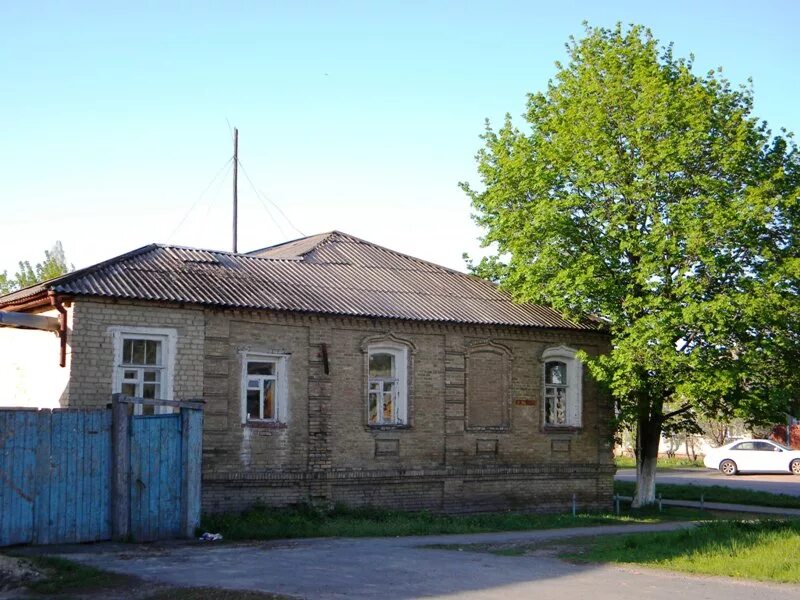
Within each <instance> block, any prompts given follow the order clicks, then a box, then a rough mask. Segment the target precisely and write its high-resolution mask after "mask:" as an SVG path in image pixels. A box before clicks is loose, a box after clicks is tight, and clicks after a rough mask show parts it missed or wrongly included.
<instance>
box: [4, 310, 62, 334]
mask: <svg viewBox="0 0 800 600" xmlns="http://www.w3.org/2000/svg"><path fill="white" fill-rule="evenodd" d="M0 327H16V328H18V329H39V330H41V331H55V332H57V331H59V330H60V329H61V324H60V323H59V322H58V318H57V317H47V316H45V315H32V314H28V313H22V312H9V311H6V310H0Z"/></svg>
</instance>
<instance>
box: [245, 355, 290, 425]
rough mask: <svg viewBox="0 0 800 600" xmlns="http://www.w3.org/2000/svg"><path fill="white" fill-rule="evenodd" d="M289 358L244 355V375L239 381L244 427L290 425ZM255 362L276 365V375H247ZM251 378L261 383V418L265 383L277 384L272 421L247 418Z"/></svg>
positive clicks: (285, 356) (282, 356)
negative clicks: (251, 364)
mask: <svg viewBox="0 0 800 600" xmlns="http://www.w3.org/2000/svg"><path fill="white" fill-rule="evenodd" d="M288 358H289V356H288V355H287V354H266V353H261V352H244V353H242V373H241V378H240V381H239V389H240V392H239V400H240V409H241V415H240V416H241V422H242V425H253V426H258V425H281V424H286V423H288V420H289V410H288V404H289V402H288V393H289V390H288V388H289V385H288V376H287V363H288ZM255 362H270V363H274V364H275V375H255V376H251V375H249V374H248V373H247V366H248V365H249V364H250V363H255ZM251 377H255V378H257V379H258V380H259V381H261V382H262V383H261V386H260V390H259V394H260V396H261V397H260V399H259V401H260V406H259V416H261V415H262V414H263V410H264V406H263V402H264V400H263V391H264V390H263V382H264V381H267V380H269V381H274V382H275V416H274V418H271V419H264V418H258V419H253V418H248V416H247V391H248V382H249V380H250V378H251Z"/></svg>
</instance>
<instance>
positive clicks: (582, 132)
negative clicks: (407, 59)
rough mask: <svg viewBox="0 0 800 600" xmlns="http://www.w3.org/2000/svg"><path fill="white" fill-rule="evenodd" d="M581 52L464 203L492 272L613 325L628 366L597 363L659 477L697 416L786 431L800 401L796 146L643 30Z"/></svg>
mask: <svg viewBox="0 0 800 600" xmlns="http://www.w3.org/2000/svg"><path fill="white" fill-rule="evenodd" d="M567 50H568V53H569V62H568V63H567V64H565V65H561V64H558V65H557V68H558V70H557V73H556V76H555V79H554V80H552V81H551V82H549V84H548V86H547V89H546V91H544V92H540V93H534V94H531V95H530V96H529V98H528V105H527V112H526V113H525V120H526V122H527V129H526V130H521V129H518V128H517V127H516V126H515V125H514V124H513V123H512V120H511V117H510V116H507V117H506V120H505V123H504V124H503V126H502V127H501V128H500V129H499V130H497V131H495V130H494V129H493V128H492V127H491V126H490V125H489V124H488V123H487V126H486V131H485V133H484V134H483V136H482V137H483V139H484V141H485V146H484V148H483V149H481V150H480V151H479V153H478V156H477V160H478V170H479V173H480V177H481V180H482V184H483V185H482V187H481V189H475V188H472V187H471V186H470V185H468V184H462V187H463V189H464V190H465V191H466V192H467V194H469V196H470V198H471V200H472V205H473V208H474V211H475V219H476V221H477V223H478V224H479V225H481V226H482V227H483V228H484V231H485V235H484V237H483V242H484V244H485V245H487V246H488V245H493V246H494V247H496V249H497V255H496V256H494V257H491V258H489V259H488V260H484V261H482V262H481V263H480V264H479V265H478V266H477V267H475V270H476V271H477V272H479V273H481V274H484V275H486V274H489V275H493V277H494V279H496V280H498V281H500V283H501V285H502V286H503V287H505V288H506V289H507V290H509V291H510V292H511V293H512V294H513V296H514V297H515V298H516V299H517V300H519V301H526V302H539V303H545V304H549V305H551V306H553V307H555V308H556V309H558V310H559V311H561V312H562V313H563V314H565V315H567V316H571V317H573V318H579V317H580V316H581V315H586V314H591V315H595V316H597V317H600V318H601V319H603V321H605V322H606V323H607V324H608V329H609V332H610V334H611V336H612V344H613V350H612V351H611V352H610V353H608V354H606V355H604V356H601V357H593V358H589V357H584V359H585V360H586V363H587V364H588V367H589V369H590V371H591V373H592V374H593V375H594V376H595V378H596V379H598V380H599V381H601V382H603V383H604V384H605V385H607V386H608V388H609V389H610V390H611V393H612V394H613V396H614V398H615V399H616V402H617V406H618V415H619V425H620V426H621V427H628V428H631V429H633V430H634V431H636V430H638V431H640V432H641V436H642V438H643V439H644V438H647V440H648V443H649V444H650V447H649V449H648V451H647V452H646V454H647V455H648V456H649V458H651V459H652V460H655V453H654V447H653V443H654V440H657V438H658V434H659V433H660V431H661V430H662V428H663V427H664V426H665V424H667V425H668V424H669V422H670V420H671V419H674V418H677V417H679V416H683V417H684V419H685V420H684V423H682V424H681V425H683V426H684V428H689V429H691V427H692V421H693V417H694V415H695V414H696V413H702V414H706V415H714V416H720V417H722V418H726V417H730V416H732V415H735V414H739V415H743V416H745V417H747V419H748V420H749V421H751V422H764V421H770V420H774V419H776V418H779V420H783V418H782V417H779V415H780V414H781V413H782V412H784V411H785V410H787V407H788V405H789V402H790V400H791V398H793V397H794V398H796V397H798V396H800V377H799V376H798V370H797V369H794V368H793V366H792V365H793V362H792V361H793V360H795V361H796V358H797V357H800V333H799V332H798V330H797V323H798V322H800V303H798V301H797V292H798V282H799V281H800V259H799V258H798V253H797V247H798V245H797V237H796V236H797V231H798V223H800V205H799V204H798V193H799V190H800V156H799V155H798V152H797V148H796V146H795V144H794V143H793V141H792V139H791V135H787V134H785V133H783V132H782V133H781V134H780V135H773V133H772V132H771V131H770V129H769V128H768V127H767V125H766V123H764V122H759V121H758V120H757V119H756V118H755V117H754V116H753V115H752V107H753V94H752V89H751V88H749V87H740V88H734V87H732V86H731V84H730V83H729V82H728V81H727V80H726V79H724V78H723V77H721V76H720V75H719V74H718V73H717V72H714V71H711V72H709V73H707V74H705V75H698V74H696V73H694V71H693V64H692V59H691V58H690V59H688V60H687V59H683V58H677V57H675V56H674V55H673V52H672V48H671V46H668V47H666V48H659V45H658V41H657V40H656V39H654V38H653V36H652V34H651V32H650V31H649V30H648V29H645V28H643V27H640V26H631V27H630V28H627V29H626V28H623V27H622V26H620V25H618V26H617V27H616V28H614V29H602V28H589V27H588V26H587V29H586V37H585V38H583V39H581V40H575V39H571V40H570V43H569V44H568V45H567ZM793 357H795V358H793ZM687 417H688V418H687ZM641 441H642V440H640V442H641Z"/></svg>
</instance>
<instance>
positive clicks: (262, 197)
mask: <svg viewBox="0 0 800 600" xmlns="http://www.w3.org/2000/svg"><path fill="white" fill-rule="evenodd" d="M239 166H240V167H241V168H242V172H243V173H244V176H245V178H246V179H247V181H248V183H249V184H250V187H251V188H253V191H254V192H255V194H256V196H257V197H258V198H259V200H261V205H262V206H263V207H264V210H266V211H267V214H268V215H269V216H270V219H272V222H273V223H275V225H277V227H278V229H280V230H281V233H282V234H283V235H286V233H285V232H284V231H283V227H281V225H280V223H278V221H276V220H275V218H274V217H273V216H272V212H271V211H270V210H269V208H267V205H266V204H265V202H264V201H266V202H269V203H270V204H271V205H272V206H273V207H274V208H275V210H277V211H278V212H279V213H280V214H281V216H282V217H283V218H284V220H285V221H286V222H287V223H288V224H289V226H290V227H291V228H292V229H294V230H295V231H296V232H297V233H299V234H300V235H301V236H303V237H305V235H306V234H305V233H303V232H302V231H300V230H299V229H298V228H297V227H296V226H295V224H294V223H292V221H291V220H290V219H289V217H287V216H286V213H285V212H283V210H282V209H281V207H280V206H278V204H277V203H276V202H274V201H273V200H271V199H270V198H269V197H268V196H267V195H266V194H265V193H264V192H262V191H260V190H259V189H258V188H256V185H255V184H254V183H253V180H252V179H250V175H249V173H248V172H247V169H245V168H244V165H243V164H242V161H241V160H239Z"/></svg>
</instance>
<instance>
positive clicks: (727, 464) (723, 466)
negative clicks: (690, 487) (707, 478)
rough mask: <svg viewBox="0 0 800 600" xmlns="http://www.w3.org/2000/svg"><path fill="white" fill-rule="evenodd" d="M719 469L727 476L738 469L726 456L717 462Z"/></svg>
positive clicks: (734, 473)
mask: <svg viewBox="0 0 800 600" xmlns="http://www.w3.org/2000/svg"><path fill="white" fill-rule="evenodd" d="M798 462H800V461H798ZM719 470H720V471H722V472H723V473H724V474H725V475H727V476H728V477H730V476H731V475H736V472H737V471H738V469H737V468H736V463H735V462H733V461H732V460H731V459H729V458H726V459H725V460H723V461H722V462H721V463H719Z"/></svg>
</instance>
